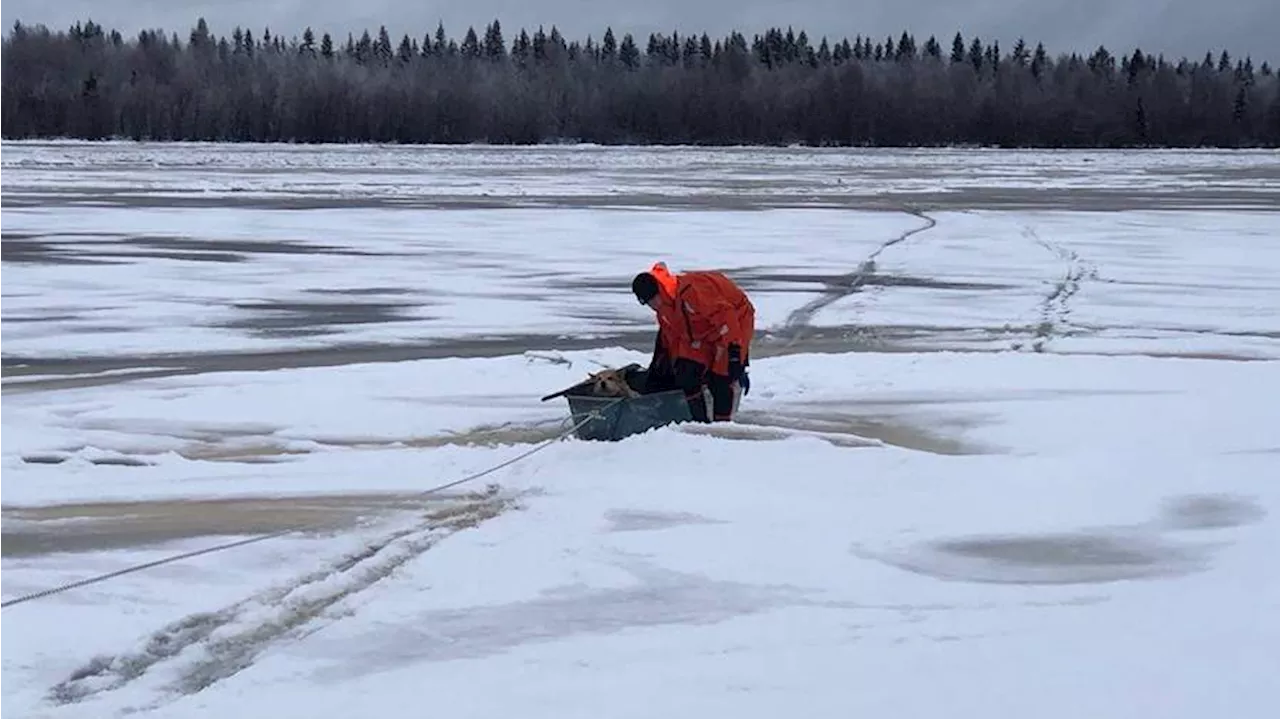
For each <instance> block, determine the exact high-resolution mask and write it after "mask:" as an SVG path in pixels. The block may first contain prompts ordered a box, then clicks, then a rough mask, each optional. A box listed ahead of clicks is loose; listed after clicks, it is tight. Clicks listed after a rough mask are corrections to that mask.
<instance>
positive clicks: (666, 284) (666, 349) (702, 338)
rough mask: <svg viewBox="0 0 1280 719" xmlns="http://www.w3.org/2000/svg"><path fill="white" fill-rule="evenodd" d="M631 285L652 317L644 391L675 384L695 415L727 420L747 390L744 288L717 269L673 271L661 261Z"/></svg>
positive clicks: (750, 308)
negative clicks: (655, 325)
mask: <svg viewBox="0 0 1280 719" xmlns="http://www.w3.org/2000/svg"><path fill="white" fill-rule="evenodd" d="M631 291H632V293H633V294H635V296H636V299H637V300H638V301H639V302H640V304H642V305H647V306H648V307H650V308H651V309H652V310H653V311H654V313H655V314H656V315H657V321H658V332H657V335H656V336H655V337H654V346H653V358H652V360H651V361H650V363H649V372H648V375H647V380H646V386H645V392H646V393H650V392H659V391H664V390H668V389H680V390H683V391H684V396H685V401H686V402H688V404H689V412H690V414H691V415H693V419H694V420H695V421H698V422H713V421H714V422H727V421H730V420H732V419H733V415H734V413H735V411H736V409H737V405H738V400H739V396H740V395H746V394H748V393H749V392H750V391H751V380H750V378H749V377H748V374H747V372H748V367H749V366H750V363H751V339H752V336H753V335H754V333H755V306H754V305H752V304H751V300H750V299H749V298H748V297H747V295H746V293H745V292H743V291H742V288H741V287H739V286H738V285H737V284H735V283H734V282H733V280H731V279H729V278H728V277H727V276H725V275H724V274H723V273H721V272H716V271H713V270H700V271H691V272H684V273H681V274H679V275H675V274H672V273H671V272H670V271H669V270H668V269H667V266H666V264H665V263H663V262H657V263H655V264H654V265H653V266H652V267H651V268H650V269H649V270H648V271H647V272H641V273H639V274H637V275H636V276H635V278H634V279H632V281H631ZM704 388H706V389H709V390H710V392H711V401H712V407H711V413H710V416H708V412H707V403H706V397H705V395H704Z"/></svg>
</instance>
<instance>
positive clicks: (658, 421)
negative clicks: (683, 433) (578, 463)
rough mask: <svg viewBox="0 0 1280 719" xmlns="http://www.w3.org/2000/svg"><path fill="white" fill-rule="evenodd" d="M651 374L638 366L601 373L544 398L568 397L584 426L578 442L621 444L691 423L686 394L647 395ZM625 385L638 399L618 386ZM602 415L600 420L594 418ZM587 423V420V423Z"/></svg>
mask: <svg viewBox="0 0 1280 719" xmlns="http://www.w3.org/2000/svg"><path fill="white" fill-rule="evenodd" d="M647 375H648V371H647V370H645V369H644V368H642V367H641V366H640V365H638V364H629V365H627V366H625V367H620V368H618V369H613V370H605V371H603V372H597V373H596V374H594V375H592V376H591V377H588V378H587V379H585V380H583V381H582V382H579V383H578V384H575V385H573V386H572V387H568V388H565V389H562V390H560V391H559V392H554V393H552V394H549V395H547V396H545V397H543V398H542V401H543V402H546V401H548V400H551V399H555V398H557V397H564V398H565V400H566V401H568V403H569V414H570V416H571V418H572V422H573V423H574V424H578V423H579V422H583V424H582V425H581V426H579V427H578V428H577V429H576V430H575V431H574V435H575V436H577V438H578V439H582V440H589V441H604V442H617V441H618V440H621V439H625V438H627V437H630V436H631V435H634V434H640V433H641V432H647V431H649V430H651V429H657V428H659V427H665V426H666V425H669V424H675V423H680V422H690V421H692V420H693V415H691V414H690V413H689V404H688V402H686V401H685V398H684V392H682V391H680V390H678V389H677V390H670V391H666V392H652V393H650V394H643V392H644V384H645V378H646V376H647ZM617 381H623V382H625V383H626V385H627V386H628V387H630V389H631V392H632V393H634V396H625V395H626V394H628V393H627V392H626V391H625V390H623V389H622V388H620V387H618V386H616V384H615V383H616V382H617ZM593 412H599V416H597V417H592V418H590V419H588V417H590V415H591V413H593ZM584 420H586V421H585V422H584Z"/></svg>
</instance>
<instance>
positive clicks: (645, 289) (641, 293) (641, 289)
mask: <svg viewBox="0 0 1280 719" xmlns="http://www.w3.org/2000/svg"><path fill="white" fill-rule="evenodd" d="M631 291H632V292H634V293H635V296H636V299H637V300H640V304H642V305H643V304H647V303H648V302H649V300H651V299H653V298H654V296H656V295H657V294H658V278H656V277H654V276H653V275H651V274H649V273H648V272H641V273H640V274H638V275H636V277H635V279H633V280H631Z"/></svg>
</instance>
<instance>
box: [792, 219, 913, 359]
mask: <svg viewBox="0 0 1280 719" xmlns="http://www.w3.org/2000/svg"><path fill="white" fill-rule="evenodd" d="M903 212H906V213H908V214H911V215H915V216H916V217H919V218H920V219H922V220H924V222H925V224H923V225H921V226H920V227H916V228H913V229H910V230H907V231H906V232H903V233H902V234H900V235H898V236H897V237H894V238H892V239H890V240H888V241H887V242H885V243H883V244H881V245H880V246H879V247H877V248H876V249H875V251H874V252H872V253H871V254H870V255H867V258H866V259H865V260H863V261H862V263H861V264H859V265H858V269H856V270H854V271H853V272H851V273H849V274H847V275H844V276H843V277H838V278H836V279H834V280H831V281H829V282H828V283H827V289H826V291H824V292H823V293H822V295H821V296H819V297H818V298H816V299H814V300H813V301H811V302H808V303H806V304H805V305H804V306H802V307H800V308H798V309H796V310H794V311H792V312H791V314H789V315H787V320H786V322H785V323H783V326H782V332H783V334H784V335H785V336H787V337H788V339H787V343H786V346H787V347H791V346H792V345H794V344H795V343H796V342H798V341H800V340H801V339H803V337H804V334H805V331H806V330H808V329H809V327H810V323H811V322H812V321H813V316H814V315H815V314H817V313H818V312H819V311H821V310H823V309H824V308H826V307H829V306H830V305H831V304H832V303H834V302H836V301H838V300H841V299H843V298H845V297H848V296H849V295H852V294H854V293H855V292H858V291H860V290H861V289H862V287H863V285H865V284H866V282H867V280H868V279H869V278H870V277H871V276H872V275H874V274H875V272H876V258H878V257H879V256H880V254H881V253H882V252H884V251H885V250H887V249H889V248H890V247H893V246H894V245H897V244H900V243H902V242H906V241H907V240H908V239H910V238H911V237H913V236H914V235H918V234H920V233H921V232H924V231H926V230H931V229H933V228H934V227H936V226H937V224H938V221H937V220H935V219H933V218H932V217H930V216H929V215H927V214H925V213H924V212H922V211H920V210H914V209H906V210H903Z"/></svg>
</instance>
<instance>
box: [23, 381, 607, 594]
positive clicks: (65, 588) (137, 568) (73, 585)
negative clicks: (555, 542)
mask: <svg viewBox="0 0 1280 719" xmlns="http://www.w3.org/2000/svg"><path fill="white" fill-rule="evenodd" d="M624 399H626V398H625V397H619V398H618V399H615V400H613V401H612V402H609V403H608V404H606V405H604V406H603V407H600V408H597V409H594V410H592V411H591V412H589V413H587V415H586V417H585V418H583V419H582V420H581V421H579V422H576V423H575V424H573V425H571V426H570V427H569V428H567V429H565V430H564V431H563V432H561V433H560V434H558V435H556V436H554V437H551V438H550V439H547V440H546V441H544V442H542V443H541V444H538V445H535V446H534V447H533V448H531V449H528V450H526V451H524V452H522V453H520V454H517V455H516V456H514V457H512V458H510V459H507V460H504V461H502V462H499V463H498V464H495V465H493V466H492V467H489V468H487V469H483V470H481V471H479V472H473V473H472V474H468V475H466V476H465V477H463V478H461V479H455V480H453V481H452V482H446V483H444V484H441V485H438V486H435V487H432V488H430V489H427V490H425V491H422V492H420V493H418V494H417V495H415V496H418V497H425V496H428V495H431V494H435V493H436V492H442V491H444V490H446V489H450V488H452V487H456V486H458V485H460V484H466V483H467V482H474V481H475V480H477V479H480V478H481V477H486V476H488V475H490V474H493V473H494V472H497V471H498V470H500V469H504V468H506V467H510V466H511V465H513V464H515V463H516V462H519V461H521V460H524V459H526V458H528V457H530V456H532V455H534V454H536V453H538V452H541V451H542V450H544V449H546V448H547V447H550V446H551V445H553V444H555V443H556V442H559V441H560V440H562V439H565V438H566V437H568V436H569V435H571V434H573V433H574V432H576V431H578V429H579V428H581V427H583V426H584V425H586V424H587V423H588V422H590V421H591V420H593V419H596V418H598V417H599V416H600V414H601V413H602V412H604V411H605V410H607V409H609V408H610V407H612V406H614V405H615V404H618V403H619V402H622V401H623V400H624ZM556 421H562V420H556ZM316 526H317V527H318V526H319V525H316ZM306 529H307V526H306V525H303V526H302V527H292V528H290V529H282V530H279V531H276V532H271V533H269V534H260V535H258V536H255V537H248V538H246V539H238V540H235V541H232V542H226V543H224V544H217V545H214V546H212V547H206V548H204V549H197V550H194V551H190V552H183V553H182V554H175V555H172V556H168V557H164V558H161V559H157V560H154V561H150V562H145V563H143V564H135V565H132V566H129V567H125V568H124V569H117V570H116V571H114V572H107V573H106V574H99V575H97V576H94V577H88V578H86V579H81V580H78V581H74V582H69V583H67V584H62V585H59V586H56V587H51V588H49V589H44V590H41V591H38V592H32V593H30V594H24V595H22V596H20V597H15V598H13V599H6V600H4V601H3V602H0V609H4V608H8V607H11V606H14V605H15V604H22V603H23V602H30V601H33V600H36V599H42V598H44V597H50V596H53V595H55V594H62V593H63V592H69V591H71V590H72V589H79V588H80V587H87V586H89V585H91V584H98V583H100V582H105V581H107V580H109V579H115V578H116V577H123V576H124V575H126V574H133V573H135V572H141V571H143V570H146V569H153V568H155V567H160V566H164V565H166V564H173V563H174V562H181V561H182V560H184V559H191V558H192V557H199V556H201V555H204V554H213V553H215V552H222V551H225V550H228V549H235V548H236V547H243V546H246V545H249V544H256V543H258V542H265V541H267V540H268V539H275V538H277V537H283V536H284V535H286V534H292V533H294V532H301V531H304V530H306Z"/></svg>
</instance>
